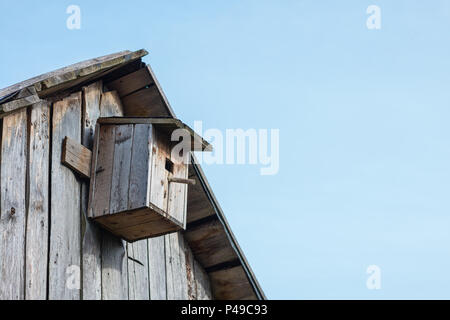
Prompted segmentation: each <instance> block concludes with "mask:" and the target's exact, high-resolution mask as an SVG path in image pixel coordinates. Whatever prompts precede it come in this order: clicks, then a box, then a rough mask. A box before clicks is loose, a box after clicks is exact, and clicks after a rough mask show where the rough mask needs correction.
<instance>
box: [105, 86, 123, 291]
mask: <svg viewBox="0 0 450 320" xmlns="http://www.w3.org/2000/svg"><path fill="white" fill-rule="evenodd" d="M122 115H123V107H122V103H121V101H120V99H119V98H118V96H117V94H116V93H114V92H106V93H103V94H102V98H101V103H100V116H101V117H113V116H122ZM111 128H112V127H111ZM114 137H115V135H113V136H111V139H110V141H112V142H113V143H114V142H115V139H114ZM100 145H102V144H100ZM111 176H112V174H111ZM111 176H110V177H109V178H111ZM110 183H111V181H110V182H109V186H111V184H110ZM97 200H98V199H97ZM108 201H109V197H108ZM108 208H109V203H108ZM127 272H128V268H127V245H126V243H125V241H123V240H121V239H119V238H117V237H115V236H114V235H112V234H110V233H108V232H106V231H104V232H103V237H102V299H103V300H127V299H128V275H127Z"/></svg>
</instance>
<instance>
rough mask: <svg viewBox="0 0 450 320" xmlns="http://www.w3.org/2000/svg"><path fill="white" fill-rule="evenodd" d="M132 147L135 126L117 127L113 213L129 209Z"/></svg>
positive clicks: (112, 198)
mask: <svg viewBox="0 0 450 320" xmlns="http://www.w3.org/2000/svg"><path fill="white" fill-rule="evenodd" d="M132 145H133V125H118V126H116V137H115V145H114V164H113V175H112V182H111V200H110V205H109V211H110V212H111V213H116V212H121V211H126V210H127V209H128V190H129V185H130V169H131V147H132Z"/></svg>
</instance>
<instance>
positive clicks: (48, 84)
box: [0, 49, 148, 117]
mask: <svg viewBox="0 0 450 320" xmlns="http://www.w3.org/2000/svg"><path fill="white" fill-rule="evenodd" d="M146 55H148V51H147V50H145V49H141V50H138V51H135V52H131V51H122V52H119V53H115V54H111V55H107V56H103V57H98V58H94V59H90V60H86V61H83V62H79V63H76V64H73V65H70V66H68V67H64V68H60V69H58V70H55V71H51V72H48V73H45V74H42V75H40V76H37V77H34V78H31V79H29V80H25V81H23V82H20V83H17V84H14V85H12V86H9V87H7V88H5V89H2V90H0V101H1V102H3V103H1V104H0V117H4V116H5V115H7V114H9V113H11V112H13V111H16V110H18V109H21V108H24V107H27V106H28V105H31V104H33V103H32V102H34V101H36V99H37V98H45V97H47V96H48V95H51V94H54V93H56V92H58V91H62V90H65V89H68V88H70V87H71V86H72V84H73V86H75V85H77V83H78V82H80V83H82V82H83V81H84V80H88V79H90V80H93V79H95V77H96V76H97V75H98V76H104V75H105V74H108V73H109V72H111V71H114V70H115V69H117V68H120V67H122V66H125V65H127V64H128V63H131V62H133V61H136V60H138V59H141V58H142V57H144V56H146ZM29 89H31V91H30V90H29ZM24 90H28V91H30V93H32V91H34V92H35V94H34V95H30V96H21V93H22V92H23V91H24ZM17 97H19V98H20V99H19V100H21V101H19V102H17V103H16V98H17Z"/></svg>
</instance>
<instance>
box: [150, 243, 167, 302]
mask: <svg viewBox="0 0 450 320" xmlns="http://www.w3.org/2000/svg"><path fill="white" fill-rule="evenodd" d="M148 266H149V279H150V299H151V300H166V299H167V289H166V256H165V241H164V236H162V237H157V238H152V239H148Z"/></svg>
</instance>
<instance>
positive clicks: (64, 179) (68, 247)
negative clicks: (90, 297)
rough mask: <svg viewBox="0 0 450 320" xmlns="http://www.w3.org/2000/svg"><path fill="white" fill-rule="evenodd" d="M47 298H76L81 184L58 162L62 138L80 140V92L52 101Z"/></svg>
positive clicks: (79, 248) (79, 252)
mask: <svg viewBox="0 0 450 320" xmlns="http://www.w3.org/2000/svg"><path fill="white" fill-rule="evenodd" d="M52 132H53V136H52V160H51V170H52V175H51V226H50V265H49V298H50V299H51V300H60V299H63V300H78V299H79V298H80V290H79V286H80V283H78V282H79V280H80V279H78V275H79V273H80V272H79V271H80V270H79V269H78V272H77V268H80V262H81V261H80V260H81V257H80V256H81V241H80V237H81V229H80V210H81V207H80V206H81V192H80V191H81V185H80V182H79V181H78V180H77V178H76V176H75V174H74V173H73V172H72V171H71V170H70V169H68V168H66V167H65V166H63V165H62V164H61V150H62V142H63V139H64V138H65V137H66V136H68V137H70V138H71V139H73V140H75V141H81V92H78V93H75V94H73V95H71V96H70V97H68V98H65V99H64V100H61V101H58V102H56V103H55V104H54V105H53V130H52Z"/></svg>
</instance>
